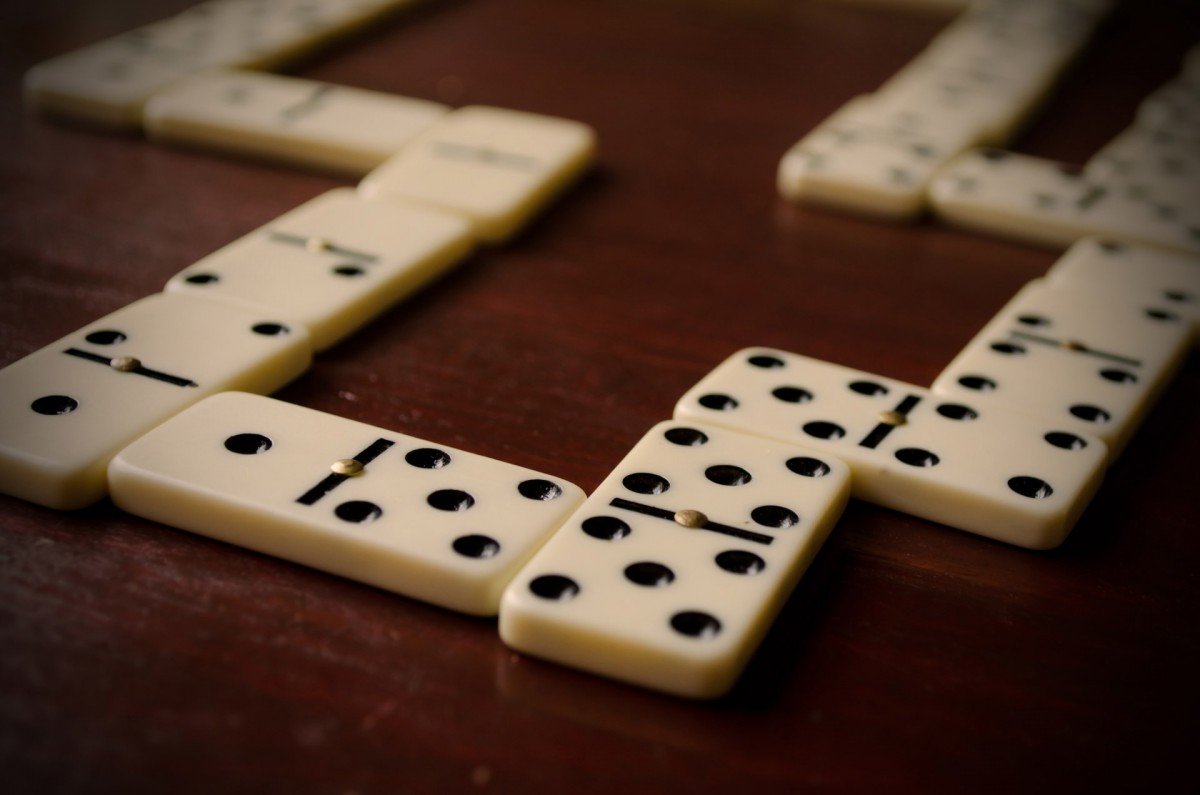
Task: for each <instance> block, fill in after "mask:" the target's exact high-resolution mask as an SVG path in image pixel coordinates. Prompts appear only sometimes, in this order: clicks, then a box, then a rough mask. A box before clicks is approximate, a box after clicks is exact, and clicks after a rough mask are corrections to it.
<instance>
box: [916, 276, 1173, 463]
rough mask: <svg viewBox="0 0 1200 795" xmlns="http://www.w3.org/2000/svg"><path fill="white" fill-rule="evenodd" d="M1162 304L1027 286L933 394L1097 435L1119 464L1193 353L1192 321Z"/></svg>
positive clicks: (1059, 285)
mask: <svg viewBox="0 0 1200 795" xmlns="http://www.w3.org/2000/svg"><path fill="white" fill-rule="evenodd" d="M1160 298H1161V299H1162V300H1156V301H1153V302H1150V303H1140V302H1138V301H1137V300H1136V297H1135V296H1128V297H1127V296H1125V295H1123V294H1122V295H1113V294H1111V293H1100V292H1087V291H1081V290H1074V289H1070V288H1068V287H1067V285H1066V284H1065V283H1063V282H1057V283H1054V284H1051V283H1048V282H1045V281H1040V280H1039V281H1034V282H1030V283H1029V284H1027V285H1026V286H1025V287H1024V288H1022V289H1021V290H1020V292H1018V293H1017V294H1016V296H1014V297H1013V299H1012V300H1011V301H1009V302H1008V303H1007V304H1006V305H1005V306H1004V307H1003V308H1002V309H1001V310H1000V311H999V312H998V313H997V314H996V316H995V317H994V318H992V320H991V321H990V322H989V323H988V324H987V325H986V326H984V328H983V330H982V331H980V332H979V334H977V335H976V336H975V338H974V339H972V340H971V342H970V343H968V344H967V346H966V347H965V348H963V350H962V352H961V353H959V355H958V356H956V357H955V359H954V361H952V362H951V363H950V364H949V366H947V367H946V369H945V370H943V371H942V373H941V374H940V375H939V376H938V377H937V379H936V380H935V381H934V383H933V390H934V391H935V392H937V393H938V394H939V395H943V396H945V397H946V398H947V399H954V400H963V401H966V402H970V403H971V404H972V405H975V406H977V407H979V408H981V409H988V408H997V409H1005V410H1008V411H1013V412H1020V413H1023V414H1027V415H1028V416H1030V417H1036V418H1038V421H1039V422H1041V423H1050V424H1054V425H1056V426H1057V427H1059V428H1061V429H1062V430H1065V431H1070V432H1071V433H1078V434H1095V435H1096V436H1099V437H1100V438H1102V439H1104V441H1105V442H1106V443H1107V444H1108V446H1109V448H1110V450H1111V452H1112V455H1113V457H1115V456H1116V455H1118V454H1119V453H1120V451H1121V449H1122V448H1123V447H1124V446H1125V444H1126V443H1127V442H1128V441H1129V439H1130V437H1132V435H1133V432H1134V431H1135V430H1136V429H1137V426H1138V425H1139V424H1140V423H1141V421H1142V418H1143V417H1144V416H1145V414H1146V412H1147V411H1149V409H1150V407H1151V406H1152V405H1153V404H1154V401H1155V400H1156V399H1157V397H1158V395H1159V394H1160V393H1161V392H1162V391H1163V390H1164V389H1165V388H1166V386H1167V384H1168V383H1169V382H1170V379H1171V377H1172V376H1173V375H1174V373H1175V371H1176V369H1177V368H1178V367H1179V365H1180V364H1181V363H1182V361H1183V359H1184V357H1185V356H1186V355H1187V352H1188V350H1189V345H1188V343H1189V342H1190V340H1191V336H1192V326H1191V323H1190V321H1186V320H1185V319H1184V318H1183V317H1181V316H1180V315H1179V314H1178V313H1177V312H1175V311H1174V310H1173V309H1172V308H1171V307H1170V306H1169V303H1170V302H1169V301H1167V300H1166V299H1165V298H1164V297H1160Z"/></svg>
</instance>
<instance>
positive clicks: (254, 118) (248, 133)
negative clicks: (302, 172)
mask: <svg viewBox="0 0 1200 795" xmlns="http://www.w3.org/2000/svg"><path fill="white" fill-rule="evenodd" d="M448 110H449V108H447V107H445V106H444V105H439V104H438V103H436V102H427V101H425V100H420V99H409V98H407V97H398V96H394V95H391V94H383V93H379V92H377V91H364V90H362V89H358V88H345V87H342V86H335V85H331V84H329V83H319V82H316V81H313V80H302V79H300V78H296V77H283V76H280V75H271V74H264V73H262V72H246V71H236V70H217V71H212V72H206V73H203V74H200V75H196V76H194V77H190V78H186V79H184V80H182V81H180V82H178V83H175V84H174V85H172V86H170V87H169V88H167V89H165V90H163V91H161V92H159V93H157V94H155V95H154V96H153V97H151V98H150V101H149V102H147V103H146V109H145V128H146V134H147V135H148V136H149V137H150V138H151V139H153V140H156V141H163V142H173V143H184V144H190V145H195V146H201V147H208V148H213V149H218V150H225V151H230V152H237V153H241V154H249V155H254V156H256V157H261V158H265V159H270V160H278V161H282V162H285V163H292V164H298V165H302V166H316V167H321V168H326V169H330V170H334V171H339V172H342V173H346V174H350V175H352V176H362V175H363V174H365V173H367V172H368V171H370V170H371V169H373V168H375V167H376V166H378V165H379V164H380V163H382V162H383V161H384V160H386V159H387V158H388V157H390V156H391V155H393V154H395V153H396V151H397V150H399V149H400V147H401V146H403V145H404V144H405V143H407V142H408V141H409V139H411V138H412V137H413V136H415V135H416V134H417V133H419V132H421V131H422V130H424V129H425V128H426V127H429V126H430V125H431V124H433V123H434V122H435V121H437V120H438V119H439V118H440V117H441V116H443V115H445V113H446V112H447V111H448Z"/></svg>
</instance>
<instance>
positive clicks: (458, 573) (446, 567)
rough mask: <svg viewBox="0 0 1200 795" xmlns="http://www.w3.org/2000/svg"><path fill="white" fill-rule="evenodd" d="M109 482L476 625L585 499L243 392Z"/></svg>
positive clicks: (182, 419)
mask: <svg viewBox="0 0 1200 795" xmlns="http://www.w3.org/2000/svg"><path fill="white" fill-rule="evenodd" d="M108 478H109V483H110V486H111V490H112V498H113V501H114V502H115V503H116V504H117V505H118V506H119V507H120V508H123V509H124V510H126V511H129V512H130V513H133V514H136V515H138V516H143V517H145V518H148V519H153V520H155V521H158V522H162V523H164V524H167V525H170V526H172V527H179V528H182V529H184V530H191V531H193V532H196V533H200V534H202V535H206V536H210V537H212V538H217V539H220V540H222V541H227V542H229V543H231V544H237V545H238V546H243V547H247V548H249V549H254V550H258V551H259V552H265V553H267V554H270V555H276V556H278V557H281V558H286V559H287V560H291V561H295V562H297V563H303V564H305V565H307V566H312V567H313V568H317V569H321V570H323V571H328V572H332V573H334V574H340V575H342V576H344V577H349V578H351V579H354V580H359V581H361V582H365V583H368V584H370V585H376V586H378V587H380V588H385V589H387V590H390V591H395V592H397V593H402V594H405V595H407V596H411V597H414V598H416V599H421V600H424V601H427V602H432V603H433V604H436V605H440V606H442V607H448V608H450V609H452V610H459V611H462V612H464V613H472V614H477V615H494V614H495V613H496V609H497V605H498V604H499V600H500V592H501V591H502V590H503V588H504V586H505V585H506V584H507V583H508V581H509V580H510V579H511V578H512V577H513V575H514V574H516V572H517V570H518V569H519V568H520V567H521V565H522V564H523V563H524V562H525V561H526V560H527V559H528V558H529V556H530V555H531V554H533V552H534V550H536V549H537V548H538V546H540V545H541V543H542V542H543V541H544V540H545V538H546V536H547V535H548V534H549V533H550V532H552V531H553V530H554V529H555V528H557V527H558V526H559V524H561V523H562V521H563V519H565V518H566V517H567V515H569V514H570V513H571V512H572V511H573V510H574V509H575V508H577V507H578V506H579V504H580V503H581V502H583V499H584V494H583V492H582V491H581V490H580V489H579V488H578V487H577V486H574V485H572V484H571V483H568V482H566V481H564V480H561V479H558V478H552V477H550V476H548V475H543V474H541V473H539V472H534V471H532V470H529V469H525V468H523V467H519V466H515V465H513V464H508V463H505V462H502V461H496V460H494V459H490V458H485V457H484V456H481V455H476V454H473V453H468V452H465V451H462V450H456V449H454V448H452V447H447V446H445V445H441V444H435V443H431V442H427V441H423V440H421V439H415V438H413V437H411V436H405V435H403V434H399V433H395V432H393V431H388V430H385V429H382V428H376V427H373V426H370V425H366V424H364V423H361V422H355V421H354V420H349V419H345V418H342V417H336V416H334V415H331V414H324V413H322V412H319V411H314V410H312V409H307V408H302V407H300V406H295V405H292V404H289V403H284V402H281V401H278V400H273V399H271V398H265V397H260V396H257V395H248V394H243V393H238V392H228V393H225V394H222V395H216V396H214V397H211V398H209V399H208V400H205V401H203V402H201V403H199V404H197V405H196V406H193V407H192V408H191V409H189V410H188V411H186V412H183V413H182V414H180V415H179V416H177V417H175V418H174V419H172V420H170V421H168V422H166V423H164V424H163V425H161V426H159V427H158V428H155V429H154V430H153V431H151V432H150V433H148V434H146V435H145V436H143V437H142V438H141V439H138V440H137V441H136V442H134V443H133V444H132V445H130V446H129V447H127V448H126V449H124V450H122V451H121V452H120V454H119V455H117V456H116V458H114V459H113V461H112V463H111V465H110V466H109V469H108Z"/></svg>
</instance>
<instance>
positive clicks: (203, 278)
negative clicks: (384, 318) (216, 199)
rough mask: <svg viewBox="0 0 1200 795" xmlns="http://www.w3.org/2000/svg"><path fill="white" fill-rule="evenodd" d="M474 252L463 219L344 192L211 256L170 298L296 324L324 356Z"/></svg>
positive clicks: (175, 285) (176, 284)
mask: <svg viewBox="0 0 1200 795" xmlns="http://www.w3.org/2000/svg"><path fill="white" fill-rule="evenodd" d="M473 245H474V239H473V238H472V237H471V235H470V225H469V224H468V223H467V221H466V220H464V219H463V218H460V217H459V216H457V215H454V214H452V213H445V212H440V211H438V210H434V209H429V208H423V207H410V206H405V205H402V204H397V203H391V202H370V201H366V200H365V199H363V198H362V197H361V196H359V194H358V193H356V192H355V191H354V190H353V189H351V188H336V189H334V190H331V191H329V192H328V193H323V194H321V195H320V196H318V197H316V198H315V199H312V200H310V201H308V202H306V203H304V204H302V205H300V206H299V207H297V208H295V209H294V210H290V211H289V212H287V213H285V214H284V215H282V216H280V217H279V218H277V219H275V220H274V221H271V222H270V223H268V224H265V225H264V226H262V227H261V228H259V229H257V230H255V231H253V232H251V233H250V234H248V235H246V236H245V237H242V238H240V239H238V240H235V241H234V242H232V243H230V244H229V245H227V246H225V247H224V248H221V249H219V250H218V251H216V252H214V253H212V254H209V255H208V256H207V257H204V258H203V259H201V260H200V261H199V262H197V263H196V264H194V265H192V266H191V267H189V268H187V269H186V270H184V271H182V272H181V273H179V274H177V275H176V276H175V277H173V278H172V279H171V280H170V281H169V282H168V283H167V286H166V289H167V291H168V292H178V293H186V294H188V295H191V296H195V297H197V298H200V299H204V300H223V301H230V302H234V303H237V304H241V305H244V306H247V307H254V308H257V309H258V310H260V311H270V312H277V313H280V314H284V315H287V316H289V317H292V318H295V319H296V320H298V321H299V322H301V323H303V324H304V325H305V326H306V327H307V328H308V330H309V332H310V333H311V335H312V344H313V347H314V348H315V349H316V350H324V349H325V348H328V347H329V346H330V345H333V344H334V343H335V342H337V341H338V340H340V339H342V338H343V337H345V336H346V335H348V334H350V333H351V332H353V331H355V330H357V329H358V328H359V327H360V326H362V325H363V324H364V323H366V322H367V321H369V320H371V319H372V318H373V317H375V316H376V315H378V314H379V313H380V312H382V311H384V310H385V309H387V308H388V307H390V306H391V305H392V304H394V303H395V302H396V301H398V300H400V299H401V298H402V297H404V296H405V295H407V294H409V293H411V292H412V291H414V290H416V289H417V288H418V287H420V286H421V285H423V284H424V283H425V282H427V281H429V280H430V279H432V278H434V277H435V276H437V275H438V274H440V273H441V272H443V271H444V270H446V269H447V268H449V267H450V266H451V265H453V264H455V263H456V262H458V261H459V260H461V259H462V258H463V257H465V256H466V255H467V254H468V253H469V252H470V251H471V248H472V247H473Z"/></svg>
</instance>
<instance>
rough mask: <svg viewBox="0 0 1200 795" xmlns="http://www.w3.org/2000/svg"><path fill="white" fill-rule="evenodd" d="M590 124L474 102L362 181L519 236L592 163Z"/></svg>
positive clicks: (492, 234)
mask: <svg viewBox="0 0 1200 795" xmlns="http://www.w3.org/2000/svg"><path fill="white" fill-rule="evenodd" d="M595 139H596V136H595V133H594V132H593V131H592V129H591V128H590V127H588V126H587V125H586V124H582V123H580V122H577V121H570V120H568V119H558V118H553V117H550V116H539V115H536V114H532V113H523V112H520V111H515V110H504V109H502V108H488V107H482V106H472V107H466V108H460V109H459V110H456V111H452V112H451V113H449V114H447V115H446V116H443V117H442V118H441V119H440V120H439V121H438V122H437V123H436V124H434V125H433V126H432V127H430V128H429V129H428V130H426V131H425V132H424V133H422V134H420V135H419V136H417V138H416V139H414V140H413V141H412V142H411V143H410V144H408V145H407V146H405V147H404V148H403V149H401V150H400V151H399V152H398V153H397V154H395V155H394V156H393V157H392V158H391V159H389V160H388V161H386V162H385V163H384V164H383V165H381V166H380V167H379V168H377V169H376V170H374V171H372V172H371V173H370V174H368V175H367V176H366V178H365V179H364V180H363V181H362V183H360V185H359V190H360V191H362V193H363V195H365V196H367V197H369V198H373V199H384V200H388V199H393V200H401V201H407V202H415V203H417V204H423V205H427V206H431V207H437V208H439V209H443V210H450V211H453V212H457V213H461V214H462V215H465V216H467V217H468V218H469V219H471V223H472V226H473V228H474V234H475V236H476V237H478V238H479V239H481V240H486V241H489V242H497V241H501V240H504V239H505V238H507V237H509V236H511V235H512V234H514V233H515V232H516V231H517V229H518V228H520V227H521V226H522V225H523V224H525V223H526V222H527V221H528V220H529V218H530V217H531V216H533V215H534V214H535V213H536V212H537V211H538V210H540V209H541V208H542V207H543V206H544V205H545V204H546V203H547V202H548V201H549V200H550V199H551V198H552V197H554V196H555V195H556V194H557V193H559V192H560V191H561V190H562V189H563V188H565V187H566V186H567V185H568V184H569V183H570V182H571V181H572V180H573V179H574V178H575V177H577V176H578V175H579V174H580V172H582V171H583V170H584V168H586V167H587V166H588V165H589V164H590V163H591V160H592V157H593V154H594V152H595V147H596V143H595Z"/></svg>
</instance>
